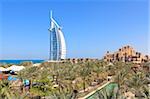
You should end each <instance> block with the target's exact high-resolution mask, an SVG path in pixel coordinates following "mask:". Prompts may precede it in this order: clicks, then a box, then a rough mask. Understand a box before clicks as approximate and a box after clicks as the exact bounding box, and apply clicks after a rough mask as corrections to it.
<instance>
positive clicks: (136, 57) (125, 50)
mask: <svg viewBox="0 0 150 99" xmlns="http://www.w3.org/2000/svg"><path fill="white" fill-rule="evenodd" d="M104 60H105V61H108V62H113V61H123V62H133V63H136V64H140V63H143V62H147V61H148V60H149V56H148V55H143V54H141V53H140V52H136V51H135V50H134V49H133V48H132V47H131V46H124V47H122V48H120V49H119V50H118V51H116V52H114V53H110V52H109V51H107V53H106V55H105V56H104Z"/></svg>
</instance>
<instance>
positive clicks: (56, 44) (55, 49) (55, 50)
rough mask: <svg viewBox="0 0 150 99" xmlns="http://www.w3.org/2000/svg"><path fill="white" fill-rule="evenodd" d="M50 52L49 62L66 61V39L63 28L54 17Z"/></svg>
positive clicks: (50, 29) (51, 23)
mask: <svg viewBox="0 0 150 99" xmlns="http://www.w3.org/2000/svg"><path fill="white" fill-rule="evenodd" d="M50 20H51V22H50V28H49V29H48V30H49V32H50V52H49V60H50V61H60V60H64V59H66V43H65V38H64V35H63V32H62V28H61V27H60V26H59V25H58V23H57V22H56V21H55V20H54V18H53V17H52V12H51V17H50Z"/></svg>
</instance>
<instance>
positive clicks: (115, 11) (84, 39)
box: [0, 0, 149, 59]
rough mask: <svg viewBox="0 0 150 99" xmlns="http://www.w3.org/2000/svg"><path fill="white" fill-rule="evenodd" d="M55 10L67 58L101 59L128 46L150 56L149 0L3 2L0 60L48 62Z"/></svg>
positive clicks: (0, 28) (1, 4)
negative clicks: (50, 32)
mask: <svg viewBox="0 0 150 99" xmlns="http://www.w3.org/2000/svg"><path fill="white" fill-rule="evenodd" d="M50 10H53V17H54V19H55V20H56V21H57V22H58V23H59V24H60V25H61V26H62V27H63V32H64V35H65V38H66V43H67V57H68V58H76V57H90V58H101V57H102V56H103V55H104V54H105V52H106V51H107V50H109V51H111V52H113V51H116V50H117V49H118V48H120V47H122V46H123V45H131V46H133V47H134V48H135V49H136V50H138V51H140V52H142V53H144V54H146V53H148V17H149V15H148V14H149V13H148V0H99V1H98V0H94V1H92V0H91V1H89V0H88V1H86V0H82V1H79V0H76V1H71V0H70V1H69V0H64V1H62V0H61V1H59V0H57V1H53V0H50V1H48V0H26V1H25V0H22V1H17V0H12V1H11V0H2V1H1V2H0V59H48V53H49V32H48V28H49V26H50V24H49V23H50V22H49V21H50V20H49V11H50Z"/></svg>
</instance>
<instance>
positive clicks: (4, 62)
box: [0, 60, 45, 64]
mask: <svg viewBox="0 0 150 99" xmlns="http://www.w3.org/2000/svg"><path fill="white" fill-rule="evenodd" d="M44 61H45V60H0V64H20V63H22V62H32V63H34V64H35V63H42V62H44Z"/></svg>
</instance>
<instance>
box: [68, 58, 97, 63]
mask: <svg viewBox="0 0 150 99" xmlns="http://www.w3.org/2000/svg"><path fill="white" fill-rule="evenodd" d="M97 60H98V59H92V58H68V59H66V61H68V62H71V63H85V62H95V61H97Z"/></svg>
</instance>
